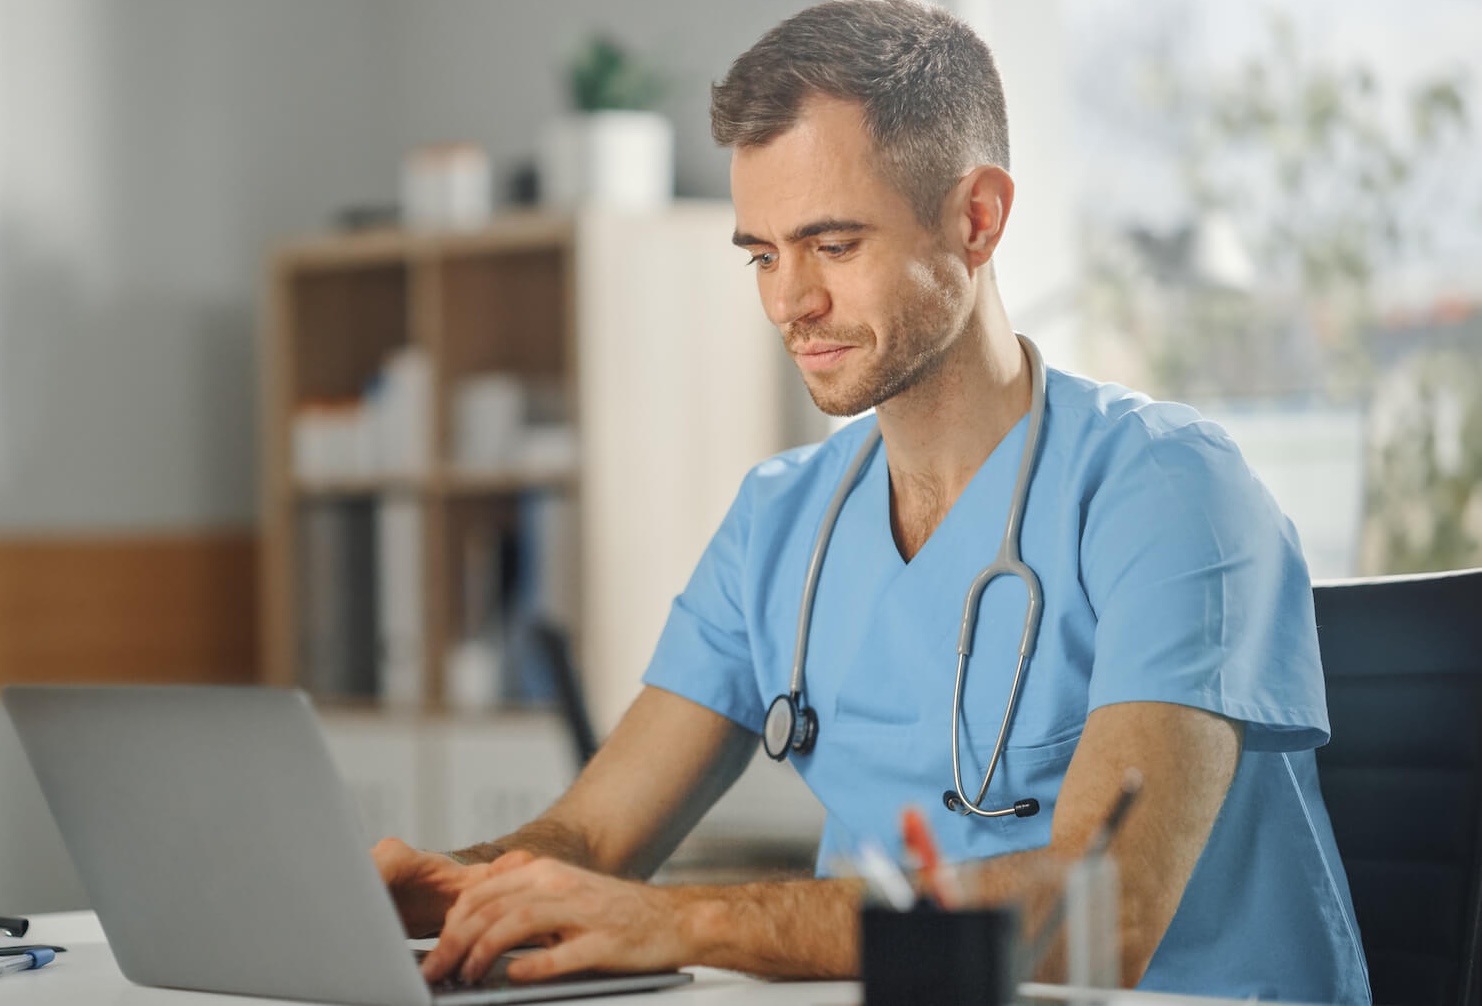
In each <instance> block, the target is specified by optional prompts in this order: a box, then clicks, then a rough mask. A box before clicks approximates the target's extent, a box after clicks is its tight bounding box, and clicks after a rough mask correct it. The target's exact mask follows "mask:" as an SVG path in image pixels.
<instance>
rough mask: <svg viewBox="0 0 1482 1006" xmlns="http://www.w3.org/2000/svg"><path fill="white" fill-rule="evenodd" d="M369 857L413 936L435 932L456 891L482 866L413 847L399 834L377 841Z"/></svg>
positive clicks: (473, 877)
mask: <svg viewBox="0 0 1482 1006" xmlns="http://www.w3.org/2000/svg"><path fill="white" fill-rule="evenodd" d="M371 858H372V859H373V860H374V861H375V864H376V869H377V870H379V871H380V872H381V880H382V881H384V882H385V884H386V887H387V888H388V889H389V890H390V891H391V899H392V900H393V901H394V902H396V911H397V912H398V913H399V914H400V915H401V924H402V925H403V926H405V927H406V931H407V935H408V936H412V937H423V936H436V935H437V933H438V931H439V930H440V929H442V927H443V919H444V917H446V915H447V914H448V909H449V908H451V907H452V906H453V903H454V902H455V901H456V900H457V898H458V895H459V893H460V892H461V891H462V890H463V889H464V888H465V887H467V886H468V885H469V884H470V883H473V882H474V881H476V880H478V879H479V878H480V877H481V876H482V873H481V872H480V871H481V870H483V869H485V867H469V866H462V865H460V864H458V863H455V862H454V861H453V860H451V859H449V858H448V857H447V856H444V855H442V854H441V853H437V852H423V851H421V850H420V849H413V848H412V847H411V846H410V845H407V844H406V843H405V842H403V841H401V840H400V839H398V838H386V839H382V840H381V841H379V842H377V843H376V845H375V848H373V849H372V850H371Z"/></svg>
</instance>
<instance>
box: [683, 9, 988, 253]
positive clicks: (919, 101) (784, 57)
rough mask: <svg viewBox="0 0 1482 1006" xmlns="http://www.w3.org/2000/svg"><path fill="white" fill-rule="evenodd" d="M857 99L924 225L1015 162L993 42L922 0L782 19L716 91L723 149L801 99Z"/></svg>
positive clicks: (783, 119) (714, 130)
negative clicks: (954, 198)
mask: <svg viewBox="0 0 1482 1006" xmlns="http://www.w3.org/2000/svg"><path fill="white" fill-rule="evenodd" d="M815 95H827V96H829V97H833V98H839V99H842V100H845V101H856V102H859V103H860V104H861V105H862V106H863V108H864V118H865V128H866V129H867V130H868V131H869V134H870V138H871V139H872V140H873V142H874V145H875V150H876V152H877V154H878V163H877V168H878V170H879V171H880V173H881V175H882V177H883V178H884V179H885V180H886V181H887V182H888V183H890V184H891V185H892V186H894V187H895V188H896V190H897V191H899V192H900V193H901V194H902V195H903V196H905V197H906V198H907V199H908V200H909V201H910V203H911V207H912V209H913V210H914V212H915V214H916V218H917V219H918V220H919V221H920V222H921V223H922V224H923V225H928V226H929V225H931V224H934V223H936V222H937V221H938V219H939V215H940V213H941V206H942V200H943V199H944V198H946V195H947V193H948V192H949V191H951V189H952V186H953V185H955V184H956V183H957V180H958V179H959V178H960V177H961V176H962V175H963V173H964V172H966V171H968V170H969V169H971V168H972V167H974V166H976V165H979V164H996V165H998V166H999V167H1001V168H1003V169H1005V170H1007V169H1008V166H1009V129H1008V115H1007V112H1006V110H1005V108H1004V100H1003V84H1002V82H1001V81H1000V80H999V76H998V68H997V67H996V66H995V65H994V62H993V54H992V52H990V51H989V49H988V46H987V44H986V43H984V41H983V40H982V39H981V38H979V37H978V35H977V33H975V32H974V31H973V30H972V29H971V28H969V27H968V26H967V25H965V24H963V23H962V22H961V21H959V20H958V19H957V18H955V17H953V16H952V15H951V14H949V13H948V12H947V11H945V10H942V9H941V8H939V7H934V6H929V5H927V4H923V3H917V2H914V0H830V2H828V3H822V4H819V5H818V6H816V7H809V8H808V9H807V10H804V11H802V12H800V13H798V14H795V15H794V16H792V17H790V18H788V19H787V20H786V21H783V22H782V23H781V24H779V25H778V26H777V27H775V28H773V29H772V30H771V31H769V32H767V34H765V35H763V36H762V37H761V39H760V40H759V41H758V42H757V43H756V44H755V45H753V46H752V47H751V48H750V49H748V50H746V52H744V53H742V54H741V55H740V56H738V57H737V58H736V61H735V62H734V63H732V64H731V68H730V70H729V71H728V72H727V73H726V76H725V79H724V80H722V81H721V82H720V83H718V84H714V85H712V86H711V88H710V131H711V134H712V135H713V136H714V137H715V142H716V143H718V144H720V145H721V146H723V147H761V146H765V145H766V144H768V143H770V142H771V141H772V140H773V139H775V138H776V137H777V136H778V135H780V134H781V133H783V132H786V131H787V130H788V129H789V128H791V127H792V126H793V124H794V123H795V122H796V121H797V119H798V116H799V114H800V111H801V106H802V104H803V102H804V101H805V100H806V99H807V98H809V97H812V96H815Z"/></svg>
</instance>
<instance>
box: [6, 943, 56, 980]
mask: <svg viewBox="0 0 1482 1006" xmlns="http://www.w3.org/2000/svg"><path fill="white" fill-rule="evenodd" d="M56 956H57V955H56V952H55V951H52V950H48V949H47V948H45V947H37V948H36V949H35V950H27V951H26V952H25V953H23V954H16V955H15V956H13V957H0V975H8V974H11V973H12V972H15V971H30V970H32V969H33V968H44V967H46V966H47V965H48V964H50V963H51V962H52V960H53V959H55V957H56Z"/></svg>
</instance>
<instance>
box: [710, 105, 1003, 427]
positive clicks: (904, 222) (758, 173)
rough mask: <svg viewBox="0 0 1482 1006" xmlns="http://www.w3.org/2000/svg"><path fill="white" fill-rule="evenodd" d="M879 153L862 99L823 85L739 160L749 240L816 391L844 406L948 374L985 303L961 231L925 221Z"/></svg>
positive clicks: (741, 241)
mask: <svg viewBox="0 0 1482 1006" xmlns="http://www.w3.org/2000/svg"><path fill="white" fill-rule="evenodd" d="M873 156H874V152H873V149H872V144H871V141H870V139H869V136H868V135H867V134H866V132H865V130H864V125H863V120H862V118H861V112H860V108H859V106H858V105H856V104H854V103H852V102H845V101H839V100H836V99H831V98H814V99H811V100H810V101H809V102H808V103H807V104H805V105H804V109H803V114H802V116H801V117H800V118H799V120H798V122H797V123H796V124H795V125H794V126H793V127H792V128H791V129H789V130H788V131H787V132H785V133H783V134H782V135H781V136H778V137H777V138H776V139H774V140H773V141H772V142H771V143H769V144H767V145H766V146H763V147H746V148H740V149H738V150H736V151H735V153H734V155H733V157H732V160H731V197H732V200H733V202H734V203H735V207H736V243H737V244H738V245H740V246H741V247H743V248H745V249H746V250H747V251H749V252H750V253H751V255H752V262H753V264H754V266H755V268H756V270H757V287H758V289H759V290H760V292H761V297H762V306H763V307H764V308H765V310H766V312H767V316H768V317H769V318H770V319H771V320H772V323H773V324H774V325H776V326H777V327H778V328H779V329H780V330H781V332H782V338H783V343H784V344H785V345H786V347H787V351H788V352H789V353H790V354H791V355H792V357H793V360H794V361H795V362H796V363H797V365H798V369H799V370H800V371H802V374H803V380H804V382H805V383H806V384H807V386H808V391H809V393H810V394H811V395H812V396H813V401H814V403H815V404H816V405H817V406H818V407H819V408H820V409H822V410H823V411H824V412H826V413H828V414H830V415H835V416H849V415H855V414H856V413H859V412H863V411H864V410H866V409H869V408H872V407H874V406H877V405H880V404H881V403H883V402H886V401H888V400H889V399H891V398H894V397H895V396H896V395H898V394H900V393H901V392H904V391H907V390H908V389H910V388H912V387H915V386H917V385H918V384H920V383H921V382H922V380H923V379H925V378H928V377H930V376H932V375H933V374H935V373H936V372H937V371H938V369H939V367H940V365H941V362H942V360H943V358H944V356H945V354H946V351H947V349H948V348H949V347H950V346H951V345H952V344H953V342H954V341H955V340H956V337H957V336H958V335H959V334H960V333H961V332H962V331H963V330H964V328H965V327H966V325H967V321H968V318H969V317H970V315H971V312H972V307H973V287H972V282H971V279H970V276H969V273H968V270H967V268H966V266H965V264H964V263H963V261H962V260H961V259H959V258H956V257H954V256H953V255H952V254H951V253H950V252H949V250H948V242H947V235H948V232H947V231H946V230H945V229H928V228H925V227H922V226H921V225H920V223H918V222H917V220H916V217H915V214H914V213H912V211H911V206H910V204H909V203H908V202H907V200H906V198H905V197H904V196H902V195H901V194H900V193H899V192H897V191H896V190H895V189H894V188H893V187H892V186H890V185H889V184H888V183H887V182H885V181H884V180H883V179H882V178H880V177H879V176H878V175H877V174H876V172H875V170H874V168H873V167H872V163H873V161H872V158H873Z"/></svg>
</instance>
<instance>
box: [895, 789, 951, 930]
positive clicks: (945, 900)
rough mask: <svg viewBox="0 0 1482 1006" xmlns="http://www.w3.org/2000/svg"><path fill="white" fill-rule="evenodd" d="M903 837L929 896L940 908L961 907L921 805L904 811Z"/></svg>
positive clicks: (902, 813) (902, 822) (902, 814)
mask: <svg viewBox="0 0 1482 1006" xmlns="http://www.w3.org/2000/svg"><path fill="white" fill-rule="evenodd" d="M901 837H902V838H903V839H904V840H905V843H906V849H907V851H908V852H910V853H911V855H912V856H913V857H914V858H915V860H916V866H917V868H918V869H919V870H920V871H921V884H922V886H923V887H924V888H925V889H926V894H927V897H929V898H930V899H931V900H932V901H934V902H936V904H937V906H938V907H940V908H947V909H951V908H955V907H957V898H956V896H955V892H954V891H952V890H951V887H950V885H949V884H948V883H947V880H946V878H945V877H944V876H943V874H942V870H941V866H942V858H941V856H940V855H939V854H938V853H937V843H936V841H935V840H934V839H933V838H932V837H931V829H930V828H929V827H928V826H927V824H926V818H925V817H923V816H922V814H921V811H920V809H919V808H916V807H907V808H906V809H905V810H903V811H902V812H901Z"/></svg>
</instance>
